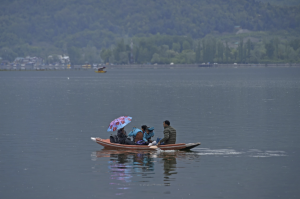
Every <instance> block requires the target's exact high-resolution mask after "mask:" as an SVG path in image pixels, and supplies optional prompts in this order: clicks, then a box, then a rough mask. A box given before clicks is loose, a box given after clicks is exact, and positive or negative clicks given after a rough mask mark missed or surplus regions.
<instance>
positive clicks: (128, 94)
mask: <svg viewBox="0 0 300 199" xmlns="http://www.w3.org/2000/svg"><path fill="white" fill-rule="evenodd" d="M0 93H1V95H0V179H1V180H0V198H15V199H18V198H20V199H21V198H22V199H23V198H30V199H34V198H49V199H50V198H51V199H52V198H72V199H74V198H103V197H107V198H121V197H122V198H124V197H125V198H141V197H143V198H161V197H172V198H298V197H299V194H300V191H299V188H298V185H299V183H300V179H299V177H298V173H299V171H300V169H299V165H300V164H299V163H300V158H299V157H300V151H299V141H300V139H299V138H300V135H299V129H300V122H299V119H300V69H298V68H248V69H247V68H243V69H230V68H226V69H222V68H199V69H118V70H117V69H108V72H107V73H106V74H97V73H94V72H93V71H57V72H55V71H30V72H4V71H3V72H1V73H0ZM121 115H129V116H131V117H133V121H132V123H130V124H129V125H128V126H127V127H126V130H127V132H129V131H130V129H131V128H132V127H133V126H138V127H139V126H141V125H143V124H147V125H149V126H154V127H155V133H156V135H157V136H160V137H161V135H162V132H163V126H162V122H163V121H164V120H166V119H168V120H170V121H171V126H173V127H174V128H176V130H177V134H178V136H177V141H178V142H184V143H190V142H201V145H200V146H199V147H197V148H195V149H193V150H192V151H189V152H182V151H179V152H178V151H154V152H139V151H113V150H105V149H103V147H102V146H100V145H98V144H96V143H95V142H92V141H91V140H90V137H102V138H107V137H108V136H109V135H110V133H108V132H106V129H107V127H108V124H109V123H110V122H111V121H112V120H113V119H115V118H116V117H119V116H121ZM157 136H155V137H157Z"/></svg>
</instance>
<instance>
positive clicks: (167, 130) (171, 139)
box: [157, 120, 176, 145]
mask: <svg viewBox="0 0 300 199" xmlns="http://www.w3.org/2000/svg"><path fill="white" fill-rule="evenodd" d="M163 126H164V138H162V139H160V140H158V143H157V145H160V144H162V143H164V144H175V143H176V130H175V129H174V128H173V127H171V126H170V121H169V120H166V121H164V122H163Z"/></svg>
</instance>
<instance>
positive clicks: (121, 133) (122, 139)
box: [117, 127, 135, 145]
mask: <svg viewBox="0 0 300 199" xmlns="http://www.w3.org/2000/svg"><path fill="white" fill-rule="evenodd" d="M117 136H118V139H119V144H128V145H135V143H134V142H132V141H131V140H130V139H129V138H128V136H127V133H126V131H125V130H124V127H123V128H121V129H119V130H118V133H117Z"/></svg>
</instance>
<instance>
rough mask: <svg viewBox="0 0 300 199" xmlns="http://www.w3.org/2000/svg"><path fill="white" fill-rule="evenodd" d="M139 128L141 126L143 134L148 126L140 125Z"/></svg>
mask: <svg viewBox="0 0 300 199" xmlns="http://www.w3.org/2000/svg"><path fill="white" fill-rule="evenodd" d="M141 128H142V133H143V134H145V133H146V131H147V128H148V126H147V125H142V126H141Z"/></svg>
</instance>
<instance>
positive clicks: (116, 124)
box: [107, 116, 135, 145]
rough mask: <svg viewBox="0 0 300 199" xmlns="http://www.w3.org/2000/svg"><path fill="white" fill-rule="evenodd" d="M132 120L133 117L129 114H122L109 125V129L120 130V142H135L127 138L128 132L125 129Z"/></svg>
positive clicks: (118, 134)
mask: <svg viewBox="0 0 300 199" xmlns="http://www.w3.org/2000/svg"><path fill="white" fill-rule="evenodd" d="M131 120H132V117H129V116H121V117H118V118H117V119H115V120H113V121H112V122H111V123H110V124H109V126H108V129H107V131H116V130H118V133H117V136H118V139H119V143H120V144H131V145H132V144H135V143H134V142H132V141H131V140H129V139H127V137H128V136H127V133H126V131H125V129H124V127H125V126H126V125H127V124H129V123H130V122H131Z"/></svg>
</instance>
